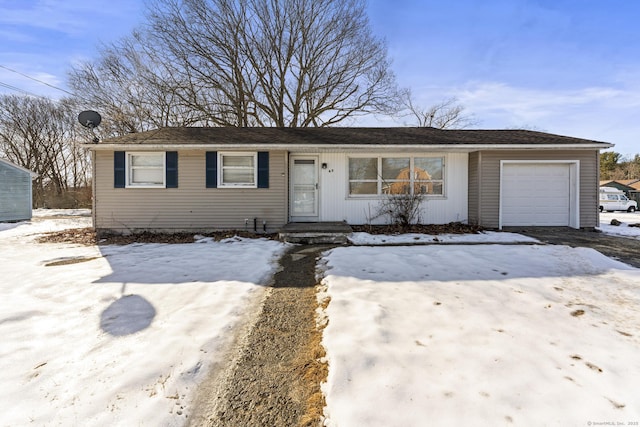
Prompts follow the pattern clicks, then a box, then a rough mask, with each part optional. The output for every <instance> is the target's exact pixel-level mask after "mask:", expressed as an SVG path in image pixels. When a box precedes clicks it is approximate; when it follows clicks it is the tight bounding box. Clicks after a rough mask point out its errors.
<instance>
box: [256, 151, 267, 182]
mask: <svg viewBox="0 0 640 427" xmlns="http://www.w3.org/2000/svg"><path fill="white" fill-rule="evenodd" d="M258 188H269V152H268V151H258Z"/></svg>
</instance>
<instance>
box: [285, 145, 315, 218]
mask: <svg viewBox="0 0 640 427" xmlns="http://www.w3.org/2000/svg"><path fill="white" fill-rule="evenodd" d="M296 160H313V162H314V166H315V169H314V174H315V182H314V183H313V185H314V186H315V192H314V195H315V198H314V200H313V212H309V213H296V212H295V211H294V203H295V187H296V183H295V182H294V180H295V172H294V169H295V165H296ZM319 160H320V159H319V156H318V155H315V154H310V155H306V154H291V155H290V156H289V168H290V169H289V176H290V178H289V179H290V182H289V220H290V221H291V222H297V221H299V222H317V221H319V219H320V182H319V181H320V171H319V165H318V162H319Z"/></svg>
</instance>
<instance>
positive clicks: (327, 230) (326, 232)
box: [278, 222, 353, 245]
mask: <svg viewBox="0 0 640 427" xmlns="http://www.w3.org/2000/svg"><path fill="white" fill-rule="evenodd" d="M351 233H353V230H352V229H351V227H349V224H347V223H345V222H290V223H289V224H287V225H285V226H284V227H282V229H281V230H280V231H278V237H279V238H280V240H282V241H284V242H287V243H301V244H306V245H315V244H325V243H331V244H346V243H348V241H349V240H348V236H349V235H351Z"/></svg>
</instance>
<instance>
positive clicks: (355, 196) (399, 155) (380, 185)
mask: <svg viewBox="0 0 640 427" xmlns="http://www.w3.org/2000/svg"><path fill="white" fill-rule="evenodd" d="M363 158H364V159H377V160H378V183H377V191H378V192H377V194H351V186H350V184H351V182H352V181H357V182H373V180H352V179H351V177H350V176H349V160H350V159H363ZM383 158H385V159H398V158H409V167H410V169H411V174H410V175H411V177H410V178H411V179H410V184H409V185H410V188H411V191H412V192H413V189H414V188H415V187H414V183H415V182H423V181H422V180H416V181H414V176H415V173H414V171H415V168H414V164H415V163H414V160H415V159H416V158H430V159H442V179H432V180H429V181H426V182H442V194H424V196H425V197H428V198H434V199H435V198H437V199H443V198H445V191H446V164H447V157H446V155H442V156H434V155H428V154H410V155H407V154H403V153H390V154H384V155H379V154H375V155H372V154H368V155H367V154H362V155H356V156H347V162H346V163H347V165H346V168H347V171H346V175H347V197H348V198H352V199H371V198H373V199H379V198H381V197H382V196H384V194H383V193H382V188H383V184H384V182H383V179H382V159H383ZM393 181H394V182H396V181H395V180H393Z"/></svg>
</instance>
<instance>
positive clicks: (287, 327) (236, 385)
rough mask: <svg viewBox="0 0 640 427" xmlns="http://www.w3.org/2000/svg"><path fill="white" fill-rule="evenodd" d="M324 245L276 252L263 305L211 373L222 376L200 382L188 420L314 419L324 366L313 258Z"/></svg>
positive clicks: (258, 422) (299, 422)
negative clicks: (235, 348) (233, 351)
mask: <svg viewBox="0 0 640 427" xmlns="http://www.w3.org/2000/svg"><path fill="white" fill-rule="evenodd" d="M329 248H330V247H329V246H295V247H293V248H292V249H291V250H289V251H288V252H287V253H286V254H285V255H284V256H283V257H282V258H281V260H280V264H281V270H280V271H279V272H278V273H276V275H275V277H274V284H273V288H272V289H270V293H269V295H268V296H267V297H266V299H265V301H264V304H263V308H262V312H261V313H260V315H259V317H258V319H257V321H256V322H255V324H254V325H253V327H252V328H251V330H250V332H249V333H248V335H247V336H246V338H245V339H243V340H241V341H242V342H243V345H242V348H240V349H239V354H238V356H237V358H236V360H237V362H236V363H235V364H234V365H233V366H232V367H231V368H230V371H229V372H228V373H226V374H224V375H220V374H216V375H213V376H211V381H220V380H221V378H222V381H223V384H207V383H206V382H205V383H204V384H202V385H201V388H200V393H199V396H198V399H197V402H200V404H199V405H197V407H196V409H195V411H194V414H193V416H192V417H190V420H191V421H190V425H197V426H305V427H306V426H319V425H321V423H322V412H323V408H324V406H325V402H324V397H323V395H322V392H321V390H320V384H321V383H322V382H323V381H325V380H326V377H327V372H328V370H327V366H326V364H325V363H324V362H323V361H322V358H323V357H324V356H325V353H324V348H323V347H322V345H321V340H322V331H321V330H320V329H319V328H318V327H317V326H316V308H317V307H318V301H317V298H316V292H317V289H318V286H317V282H316V278H315V266H316V259H317V257H318V256H319V254H320V252H321V251H323V250H327V249H329ZM209 391H214V392H213V393H211V394H210V395H207V392H209ZM203 402H204V403H203Z"/></svg>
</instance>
